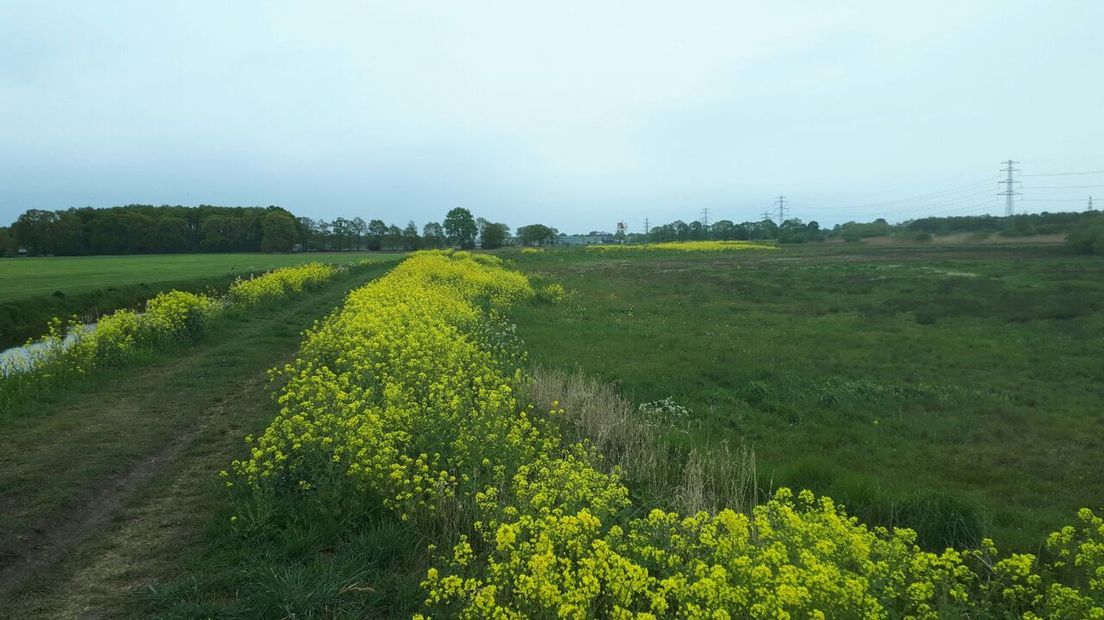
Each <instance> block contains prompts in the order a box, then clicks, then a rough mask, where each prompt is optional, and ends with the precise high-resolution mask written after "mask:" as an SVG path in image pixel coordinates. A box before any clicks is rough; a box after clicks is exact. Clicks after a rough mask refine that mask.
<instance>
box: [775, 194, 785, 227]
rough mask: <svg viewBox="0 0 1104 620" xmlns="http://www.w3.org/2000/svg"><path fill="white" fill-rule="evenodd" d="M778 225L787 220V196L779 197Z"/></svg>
mask: <svg viewBox="0 0 1104 620" xmlns="http://www.w3.org/2000/svg"><path fill="white" fill-rule="evenodd" d="M777 204H778V225H779V226H781V225H782V222H784V221H786V211H787V209H786V197H785V196H779V197H778V202H777Z"/></svg>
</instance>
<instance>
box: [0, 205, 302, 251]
mask: <svg viewBox="0 0 1104 620" xmlns="http://www.w3.org/2000/svg"><path fill="white" fill-rule="evenodd" d="M298 235H299V230H298V222H297V221H296V219H295V216H294V215H292V214H291V213H289V212H288V211H286V210H284V209H281V208H280V207H267V208H266V207H215V206H209V205H202V206H199V207H179V206H177V207H172V206H160V207H156V206H153V205H127V206H122V207H111V208H107V209H95V208H92V207H84V208H74V209H67V210H64V211H45V210H40V209H31V210H29V211H26V212H24V213H23V214H22V215H20V216H19V218H18V219H17V220H16V221H15V223H14V224H12V225H11V227H10V228H7V229H0V253H5V251H6V253H9V254H11V253H14V252H15V251H17V250H18V249H20V248H21V249H24V250H26V251H27V253H28V254H31V255H46V254H53V255H58V256H83V255H91V254H167V253H179V252H279V251H285V250H288V249H290V248H291V247H292V246H293V245H294V244H295V243H296V241H297V239H298Z"/></svg>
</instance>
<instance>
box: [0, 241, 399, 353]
mask: <svg viewBox="0 0 1104 620" xmlns="http://www.w3.org/2000/svg"><path fill="white" fill-rule="evenodd" d="M401 256H402V254H397V253H383V254H381V253H364V252H306V253H296V254H259V253H254V254H247V253H240V254H157V255H132V256H58V257H34V258H9V259H0V348H3V347H8V346H13V345H16V344H21V343H22V342H24V341H26V340H27V339H28V338H35V337H38V336H40V335H42V333H43V332H45V327H46V323H47V321H49V320H50V319H51V318H53V317H55V316H61V317H67V316H71V315H77V316H80V317H84V318H87V319H93V318H94V317H95V316H97V315H100V314H104V313H107V312H111V311H112V310H116V309H118V308H125V307H137V306H140V305H141V304H142V303H144V302H145V300H146V299H149V298H150V297H153V296H155V295H157V294H158V293H161V292H164V291H168V290H172V289H177V290H186V291H194V292H200V291H206V292H210V291H218V290H220V289H225V288H226V287H227V286H229V284H230V283H231V282H233V281H234V280H235V279H237V278H239V277H249V276H251V275H254V274H260V273H263V272H266V271H270V270H272V269H276V268H279V267H288V266H291V265H299V264H302V263H308V262H312V261H318V262H324V263H335V264H350V263H356V262H360V261H364V260H379V261H397V260H398V259H399V258H401Z"/></svg>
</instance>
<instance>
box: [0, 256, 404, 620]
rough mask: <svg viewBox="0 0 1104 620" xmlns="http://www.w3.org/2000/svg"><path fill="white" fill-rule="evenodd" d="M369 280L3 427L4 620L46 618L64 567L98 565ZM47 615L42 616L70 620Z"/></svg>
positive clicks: (248, 323)
mask: <svg viewBox="0 0 1104 620" xmlns="http://www.w3.org/2000/svg"><path fill="white" fill-rule="evenodd" d="M384 270H385V269H384V268H381V269H380V270H379V272H383V271H384ZM374 275H377V274H376V273H372V274H364V275H363V276H357V277H356V278H355V279H351V280H346V281H343V282H340V283H336V284H334V285H332V286H331V287H329V288H327V289H324V290H322V291H319V292H316V293H314V294H313V295H311V296H308V297H306V298H302V299H297V300H294V301H292V302H291V303H288V304H285V305H284V306H282V307H279V308H274V309H270V310H267V311H263V312H259V313H257V314H256V316H251V317H247V318H243V319H241V320H240V321H239V322H238V323H237V324H234V325H232V326H230V328H228V329H227V330H225V332H226V333H220V334H218V336H217V337H215V338H212V339H209V340H208V341H206V342H204V343H202V344H200V345H198V346H195V347H193V348H187V349H182V350H180V351H177V352H174V353H173V354H172V355H171V356H170V358H171V359H167V360H163V361H159V362H157V363H154V364H152V365H150V366H147V367H143V368H136V369H130V371H129V372H127V373H116V374H114V375H112V376H109V377H106V378H105V380H104V381H103V382H102V384H99V383H98V384H96V385H94V386H91V387H85V388H82V389H81V390H77V391H75V392H74V393H72V394H66V395H64V396H62V397H61V398H60V399H58V400H57V402H55V403H50V404H48V405H44V406H39V407H37V410H36V411H33V412H31V413H29V414H27V415H25V416H23V417H20V418H17V419H14V420H10V422H11V424H9V425H7V428H6V430H4V431H3V436H0V444H6V445H8V446H13V445H16V446H21V449H20V450H19V451H14V450H13V451H10V452H5V453H0V489H3V491H0V506H2V507H3V513H4V515H3V519H2V521H0V534H2V536H0V616H4V617H13V616H11V615H8V614H9V613H13V609H7V606H8V605H9V604H11V605H12V607H14V608H17V609H18V608H20V607H22V608H23V610H24V611H23V613H20V614H19V615H20V617H23V616H25V615H26V613H29V612H27V610H28V609H43V608H44V606H45V607H48V606H49V605H50V604H51V603H50V601H53V600H54V599H56V598H57V597H58V595H59V588H58V581H59V579H65V578H67V575H68V574H69V573H71V572H72V571H73V570H75V567H74V566H70V567H69V568H65V565H78V564H80V563H82V562H84V563H88V562H93V563H94V562H95V561H97V558H96V554H97V553H99V551H98V550H97V549H96V546H97V545H96V544H93V543H90V539H92V538H94V537H97V536H99V535H101V534H103V533H104V532H106V531H109V530H112V529H117V528H118V527H121V526H123V525H125V524H126V523H127V522H128V521H129V520H132V519H133V513H134V512H135V510H137V505H139V504H141V503H143V502H145V501H146V500H147V499H149V498H148V497H147V496H148V495H150V494H151V493H154V494H156V493H157V492H159V491H158V490H157V489H158V488H160V485H162V484H164V481H165V479H168V478H171V477H172V473H173V472H176V471H177V470H179V469H180V468H182V467H186V465H184V464H183V463H182V461H184V460H186V458H184V457H185V456H186V455H188V454H189V453H194V452H197V451H201V450H202V448H203V446H199V445H197V444H199V443H204V442H214V441H220V440H222V438H221V436H222V435H229V434H231V433H232V432H233V431H236V430H237V429H236V427H235V421H234V418H235V417H237V416H238V415H239V412H240V411H241V410H250V412H251V413H250V414H249V415H252V416H253V417H257V416H258V415H264V414H265V412H267V411H270V407H271V403H270V401H269V398H268V396H267V394H266V387H265V386H266V384H267V380H266V375H265V371H266V370H267V369H268V368H271V367H272V366H274V365H276V364H277V363H279V362H280V361H281V360H284V359H287V358H288V357H290V356H291V355H293V354H294V352H295V350H296V349H297V345H298V343H299V340H300V333H301V331H302V330H303V329H305V328H307V327H309V326H310V324H311V323H312V322H313V321H314V320H315V319H317V318H319V317H321V316H323V315H324V314H325V313H327V312H328V311H329V310H330V309H332V308H333V307H335V306H336V305H339V304H340V303H341V300H342V299H343V297H344V294H345V293H346V292H347V290H348V289H350V288H352V287H353V286H356V285H359V284H360V283H362V282H363V281H366V280H367V279H369V278H370V277H372V276H374ZM5 422H9V421H5ZM213 431H217V432H213ZM233 434H234V436H235V437H236V438H237V442H240V437H241V435H240V434H237V433H236V432H233ZM198 438H202V440H201V441H197V439H198ZM205 466H206V464H205ZM215 471H217V469H216V470H215ZM140 559H141V558H139V561H140ZM151 559H152V558H151ZM62 598H64V597H62ZM71 602H73V603H74V605H73V606H72V608H70V609H69V612H76V610H77V609H81V611H79V612H76V613H77V614H78V615H85V614H86V613H87V611H88V606H86V605H85V604H83V602H82V601H76V600H74V601H71ZM5 609H6V611H5ZM57 611H58V610H54V612H44V613H43V614H42V615H44V616H55V615H66V616H68V615H71V613H56V612H57ZM93 615H94V616H98V615H100V614H97V613H93Z"/></svg>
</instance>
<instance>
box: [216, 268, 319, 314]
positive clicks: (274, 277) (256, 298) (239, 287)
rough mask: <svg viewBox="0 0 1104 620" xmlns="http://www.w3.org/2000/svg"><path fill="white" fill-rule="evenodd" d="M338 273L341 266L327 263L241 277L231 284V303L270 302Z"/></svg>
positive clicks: (298, 291) (248, 304) (314, 284)
mask: <svg viewBox="0 0 1104 620" xmlns="http://www.w3.org/2000/svg"><path fill="white" fill-rule="evenodd" d="M336 273H337V267H335V266H333V265H328V264H324V263H307V264H305V265H297V266H295V267H284V268H283V269H276V270H275V271H270V272H268V273H265V274H262V275H259V276H256V277H254V278H248V279H238V280H237V281H235V282H234V283H233V284H231V285H230V293H229V297H230V301H231V303H234V304H238V305H242V306H251V305H255V304H259V303H265V302H270V301H272V300H275V299H280V298H282V297H284V296H286V295H292V294H298V293H301V292H303V290H304V289H310V288H314V287H316V286H318V285H319V284H322V283H323V282H325V281H327V280H329V279H330V278H332V277H333V276H334V274H336Z"/></svg>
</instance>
